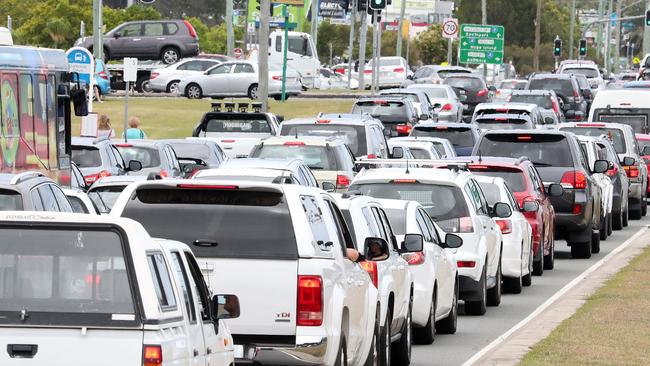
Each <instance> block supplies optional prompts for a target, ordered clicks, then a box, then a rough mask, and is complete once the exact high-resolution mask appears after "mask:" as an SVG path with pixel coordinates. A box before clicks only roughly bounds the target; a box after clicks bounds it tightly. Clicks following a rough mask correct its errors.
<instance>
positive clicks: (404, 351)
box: [391, 299, 413, 366]
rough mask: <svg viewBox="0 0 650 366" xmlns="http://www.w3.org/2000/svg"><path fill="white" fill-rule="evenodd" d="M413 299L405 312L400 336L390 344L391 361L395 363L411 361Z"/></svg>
mask: <svg viewBox="0 0 650 366" xmlns="http://www.w3.org/2000/svg"><path fill="white" fill-rule="evenodd" d="M412 307H413V300H412V299H411V301H409V308H408V313H407V314H406V323H405V324H404V328H402V337H401V338H400V339H399V341H397V342H395V344H393V345H392V347H394V349H393V350H391V362H392V363H393V364H395V365H404V366H407V365H409V364H410V363H411V347H412V346H413V329H412V326H413V323H412V322H411V320H412V318H411V308H412Z"/></svg>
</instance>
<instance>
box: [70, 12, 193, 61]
mask: <svg viewBox="0 0 650 366" xmlns="http://www.w3.org/2000/svg"><path fill="white" fill-rule="evenodd" d="M103 40H104V59H105V60H107V61H108V60H119V59H122V58H124V57H136V58H139V59H142V60H161V61H162V62H164V63H166V64H173V63H175V62H178V61H179V60H180V59H181V58H183V57H192V56H196V55H198V54H199V37H198V35H197V34H196V31H195V30H194V27H193V26H192V24H190V22H188V21H187V20H139V21H133V22H126V23H122V24H120V25H118V26H117V27H115V28H113V29H112V30H110V31H109V32H108V33H106V34H104V37H103ZM75 46H80V47H84V48H87V49H88V50H89V51H91V52H92V50H93V48H94V47H95V45H94V44H93V37H92V36H90V37H83V38H79V39H78V40H77V42H76V43H75Z"/></svg>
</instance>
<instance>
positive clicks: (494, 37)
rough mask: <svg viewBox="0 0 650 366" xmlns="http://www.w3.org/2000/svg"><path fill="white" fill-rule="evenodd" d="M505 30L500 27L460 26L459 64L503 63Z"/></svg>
mask: <svg viewBox="0 0 650 366" xmlns="http://www.w3.org/2000/svg"><path fill="white" fill-rule="evenodd" d="M504 35H505V29H504V28H503V26H501V25H478V24H462V25H461V26H460V62H461V63H464V64H501V63H503V46H504Z"/></svg>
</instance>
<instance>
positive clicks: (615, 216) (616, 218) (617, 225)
mask: <svg viewBox="0 0 650 366" xmlns="http://www.w3.org/2000/svg"><path fill="white" fill-rule="evenodd" d="M611 219H612V229H614V230H622V229H623V207H621V209H620V210H619V211H618V212H612V217H611Z"/></svg>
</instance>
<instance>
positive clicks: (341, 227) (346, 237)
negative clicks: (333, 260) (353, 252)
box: [325, 199, 356, 257]
mask: <svg viewBox="0 0 650 366" xmlns="http://www.w3.org/2000/svg"><path fill="white" fill-rule="evenodd" d="M325 202H326V203H327V207H328V208H329V210H330V212H331V214H332V217H333V218H334V223H335V224H336V233H337V235H338V237H339V242H340V243H341V250H342V253H343V256H344V257H345V256H346V255H347V252H346V249H356V247H355V245H354V240H353V239H352V234H351V233H350V230H349V229H348V225H347V224H346V223H345V219H344V218H343V214H342V213H341V211H340V210H339V208H338V207H336V205H335V204H334V203H333V202H332V201H330V200H328V199H325Z"/></svg>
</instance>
